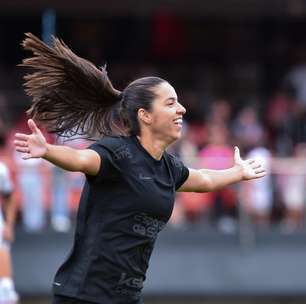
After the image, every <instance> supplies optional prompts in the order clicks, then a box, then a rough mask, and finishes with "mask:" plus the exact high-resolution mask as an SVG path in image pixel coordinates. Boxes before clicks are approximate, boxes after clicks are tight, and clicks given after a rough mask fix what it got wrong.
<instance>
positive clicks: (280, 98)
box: [0, 66, 306, 233]
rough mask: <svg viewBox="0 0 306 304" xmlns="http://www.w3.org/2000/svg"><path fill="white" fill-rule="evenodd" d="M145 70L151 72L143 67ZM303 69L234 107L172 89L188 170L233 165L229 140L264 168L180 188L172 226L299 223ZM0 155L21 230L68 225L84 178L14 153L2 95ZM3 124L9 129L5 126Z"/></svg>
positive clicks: (304, 139) (78, 142) (305, 123)
mask: <svg viewBox="0 0 306 304" xmlns="http://www.w3.org/2000/svg"><path fill="white" fill-rule="evenodd" d="M148 72H152V71H148ZM305 92H306V68H305V69H303V67H302V66H299V67H298V68H296V69H294V70H292V72H290V74H288V78H287V79H286V80H285V81H284V85H282V86H281V87H280V88H278V89H277V90H276V91H275V92H274V93H273V94H272V95H271V97H270V99H269V100H268V101H267V103H266V104H264V105H263V104H262V103H260V102H259V101H258V100H257V99H256V98H254V99H250V100H248V101H247V102H245V103H243V104H242V105H241V106H240V107H239V108H238V109H234V107H233V103H232V102H231V100H229V99H226V98H212V99H211V102H209V103H207V104H203V103H202V102H201V100H200V97H199V96H200V94H199V93H198V92H197V91H191V90H186V91H182V92H181V94H180V95H179V98H180V99H181V102H182V103H183V104H184V105H185V106H186V107H187V112H188V114H186V116H187V117H186V120H185V124H184V128H183V137H182V139H181V140H179V141H178V142H177V143H175V144H174V145H173V146H171V148H170V152H172V153H174V154H177V155H178V156H179V157H180V158H181V159H182V160H183V161H184V163H185V164H186V165H187V166H189V167H193V168H207V169H226V168H229V167H231V166H232V164H233V146H234V145H237V146H239V148H240V151H241V154H242V157H244V158H255V159H259V160H260V161H261V162H262V163H263V164H264V166H265V167H266V169H267V170H268V172H269V174H268V175H267V176H266V177H265V178H263V179H260V180H258V181H251V182H243V183H240V184H238V185H234V186H231V187H227V188H224V189H222V190H220V191H217V192H214V193H203V194H197V193H180V194H178V196H177V203H176V205H175V209H174V212H173V217H172V220H171V222H172V224H173V225H175V226H184V225H190V224H197V223H205V224H207V225H209V226H210V227H216V228H217V229H220V230H221V231H223V232H226V233H231V232H234V231H235V230H236V229H237V228H238V226H237V225H238V222H239V217H240V216H241V213H244V214H246V215H247V216H248V218H249V219H250V222H251V223H252V224H254V225H255V226H256V227H258V228H259V229H264V228H267V227H271V225H274V226H275V225H278V226H279V227H281V229H282V230H283V231H284V232H288V233H289V232H294V231H300V230H301V229H303V228H304V222H305V203H306V190H305V189H306V187H305V186H306V178H305V177H306V162H305V160H306V93H305ZM0 107H1V112H0V113H1V117H2V118H1V120H0V124H1V127H0V130H1V136H0V142H1V156H0V158H1V160H2V161H4V162H6V163H7V164H8V165H9V168H10V170H11V173H12V176H13V179H14V182H15V185H16V199H17V201H18V204H19V211H20V223H22V225H23V227H24V228H25V229H26V230H27V231H40V230H42V229H44V228H46V227H47V226H48V224H49V223H50V224H51V225H52V227H53V228H54V229H55V230H57V231H62V232H65V231H69V229H70V226H71V220H73V218H74V216H75V212H76V210H77V205H78V199H79V195H80V191H81V188H82V185H83V182H84V179H83V176H82V175H81V174H78V173H69V172H65V171H63V170H61V169H59V168H56V167H54V166H53V165H50V164H49V163H47V162H46V161H44V160H41V159H31V160H27V161H24V160H22V159H21V155H19V154H18V153H16V152H14V149H13V144H12V143H13V136H14V134H15V132H25V133H27V132H29V130H28V128H27V117H26V115H25V112H21V113H20V116H19V117H18V119H17V120H15V122H14V124H10V123H8V122H7V121H6V117H5V116H4V115H3V113H8V112H9V109H8V107H9V104H8V102H7V100H6V99H5V98H4V97H2V99H1V103H0ZM8 126H10V127H8ZM45 135H46V137H47V139H48V141H49V142H51V143H58V144H66V145H71V146H73V147H76V148H84V147H86V146H88V145H89V144H90V142H89V141H86V140H84V139H80V138H74V139H73V138H72V139H69V141H67V140H65V139H63V138H57V137H55V136H53V135H51V134H48V133H45Z"/></svg>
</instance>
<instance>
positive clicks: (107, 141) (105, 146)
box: [89, 136, 132, 160]
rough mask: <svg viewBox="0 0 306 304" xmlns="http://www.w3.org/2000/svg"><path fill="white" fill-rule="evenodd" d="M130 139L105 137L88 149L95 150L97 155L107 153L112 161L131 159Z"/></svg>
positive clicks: (126, 137)
mask: <svg viewBox="0 0 306 304" xmlns="http://www.w3.org/2000/svg"><path fill="white" fill-rule="evenodd" d="M130 145H131V138H130V137H128V136H105V137H103V138H101V139H99V140H98V141H96V142H95V143H94V144H92V145H91V146H90V147H89V148H91V149H94V150H96V151H97V152H98V153H99V152H100V153H99V154H105V153H108V155H110V156H111V157H112V158H113V159H114V160H120V159H124V158H132V151H131V147H130Z"/></svg>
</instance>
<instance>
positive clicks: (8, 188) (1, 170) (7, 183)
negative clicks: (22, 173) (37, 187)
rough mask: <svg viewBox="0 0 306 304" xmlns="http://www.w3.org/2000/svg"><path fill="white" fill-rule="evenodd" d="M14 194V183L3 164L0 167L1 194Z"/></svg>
mask: <svg viewBox="0 0 306 304" xmlns="http://www.w3.org/2000/svg"><path fill="white" fill-rule="evenodd" d="M12 192H13V183H12V181H11V178H10V175H9V171H8V168H7V167H6V166H4V165H3V164H1V165H0V193H1V194H2V195H9V194H11V193H12Z"/></svg>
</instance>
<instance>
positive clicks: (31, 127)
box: [28, 119, 39, 133]
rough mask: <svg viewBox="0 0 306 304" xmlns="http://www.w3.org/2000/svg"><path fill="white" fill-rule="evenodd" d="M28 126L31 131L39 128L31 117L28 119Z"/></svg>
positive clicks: (37, 130) (36, 130) (35, 131)
mask: <svg viewBox="0 0 306 304" xmlns="http://www.w3.org/2000/svg"><path fill="white" fill-rule="evenodd" d="M28 126H29V128H30V130H31V131H32V132H33V133H38V132H39V129H38V127H37V126H36V123H35V122H34V120H33V119H29V120H28Z"/></svg>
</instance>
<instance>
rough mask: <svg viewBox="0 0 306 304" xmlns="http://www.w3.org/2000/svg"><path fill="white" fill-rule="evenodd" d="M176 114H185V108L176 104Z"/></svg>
mask: <svg viewBox="0 0 306 304" xmlns="http://www.w3.org/2000/svg"><path fill="white" fill-rule="evenodd" d="M177 113H179V114H181V115H184V114H185V113H186V109H185V107H184V106H183V105H182V104H180V103H178V107H177Z"/></svg>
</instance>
